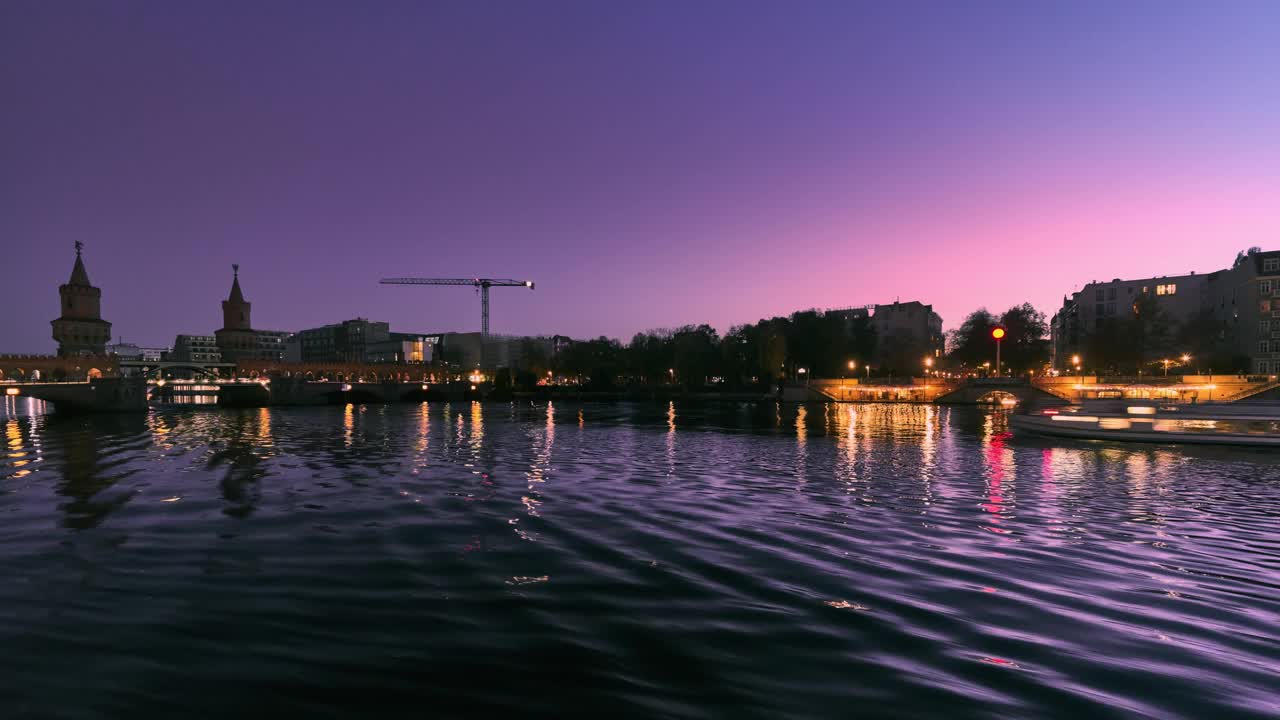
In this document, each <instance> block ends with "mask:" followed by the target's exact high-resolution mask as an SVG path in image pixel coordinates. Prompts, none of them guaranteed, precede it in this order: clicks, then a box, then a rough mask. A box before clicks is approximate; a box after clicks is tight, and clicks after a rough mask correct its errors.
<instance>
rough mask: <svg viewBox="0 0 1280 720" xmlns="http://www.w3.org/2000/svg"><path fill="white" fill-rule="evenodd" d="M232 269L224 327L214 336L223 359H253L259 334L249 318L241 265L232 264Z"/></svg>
mask: <svg viewBox="0 0 1280 720" xmlns="http://www.w3.org/2000/svg"><path fill="white" fill-rule="evenodd" d="M231 270H232V273H233V277H232V279H231V295H230V296H229V297H228V298H227V299H226V300H223V301H222V329H221V330H218V331H216V332H214V337H216V338H217V342H218V349H219V350H220V351H222V359H223V361H225V362H237V361H239V360H252V359H253V357H254V354H255V352H256V350H257V347H258V334H257V333H255V332H254V331H253V326H252V324H251V323H250V320H249V307H250V303H249V301H248V300H245V299H244V293H243V292H241V291H240V266H239V265H232V266H231Z"/></svg>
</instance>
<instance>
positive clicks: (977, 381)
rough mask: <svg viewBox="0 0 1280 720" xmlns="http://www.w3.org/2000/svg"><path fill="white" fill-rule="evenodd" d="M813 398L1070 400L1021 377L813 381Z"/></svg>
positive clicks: (993, 402)
mask: <svg viewBox="0 0 1280 720" xmlns="http://www.w3.org/2000/svg"><path fill="white" fill-rule="evenodd" d="M807 389H808V391H809V392H810V393H816V394H817V395H818V396H819V397H817V398H813V399H822V400H834V401H836V402H899V403H938V404H944V405H946V404H951V405H966V404H967V405H1000V404H1011V403H1027V402H1037V403H1041V404H1056V405H1063V404H1066V403H1068V402H1070V398H1069V397H1067V396H1066V395H1065V394H1063V393H1059V392H1054V389H1053V388H1044V387H1041V386H1039V385H1036V384H1033V383H1031V382H1029V381H1027V380H1026V379H1022V378H970V379H965V380H956V379H947V378H932V377H930V378H900V379H896V380H895V379H888V380H880V379H872V380H870V381H858V380H853V381H851V380H814V381H812V382H811V383H810V384H809V385H808V388H807Z"/></svg>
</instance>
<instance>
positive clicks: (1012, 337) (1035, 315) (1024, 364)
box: [1000, 303, 1049, 374]
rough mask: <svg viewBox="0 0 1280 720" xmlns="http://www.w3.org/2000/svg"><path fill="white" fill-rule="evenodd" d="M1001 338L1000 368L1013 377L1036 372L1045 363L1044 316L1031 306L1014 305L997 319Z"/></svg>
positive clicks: (1046, 329) (1046, 346)
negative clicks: (1001, 365)
mask: <svg viewBox="0 0 1280 720" xmlns="http://www.w3.org/2000/svg"><path fill="white" fill-rule="evenodd" d="M1000 326H1001V327H1003V328H1004V331H1005V336H1004V339H1003V340H1002V341H1001V348H1000V358H1001V363H1002V364H1003V365H1004V367H1006V368H1008V369H1009V370H1010V371H1012V372H1014V373H1015V374H1019V373H1022V372H1026V371H1027V370H1036V369H1039V368H1042V367H1044V365H1045V364H1046V363H1048V362H1049V340H1048V337H1047V336H1048V334H1049V324H1048V323H1047V322H1045V316H1044V313H1042V312H1040V311H1039V310H1036V309H1035V308H1034V307H1032V305H1031V303H1022V304H1021V305H1014V306H1013V307H1011V308H1009V309H1008V310H1005V311H1004V314H1003V315H1001V316H1000Z"/></svg>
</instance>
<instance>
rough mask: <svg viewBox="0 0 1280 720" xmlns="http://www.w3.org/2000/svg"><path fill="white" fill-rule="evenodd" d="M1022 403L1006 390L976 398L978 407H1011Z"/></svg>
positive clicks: (1020, 399) (991, 392)
mask: <svg viewBox="0 0 1280 720" xmlns="http://www.w3.org/2000/svg"><path fill="white" fill-rule="evenodd" d="M1021 401H1022V398H1020V397H1018V395H1016V394H1014V393H1011V392H1008V391H1006V390H992V391H990V392H988V393H985V394H983V395H981V396H979V397H978V401H977V402H978V404H979V405H1002V406H1005V407H1011V406H1013V405H1017V404H1018V403H1019V402H1021Z"/></svg>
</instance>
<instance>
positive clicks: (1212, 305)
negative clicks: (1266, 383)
mask: <svg viewBox="0 0 1280 720" xmlns="http://www.w3.org/2000/svg"><path fill="white" fill-rule="evenodd" d="M1207 296H1208V298H1207V308H1206V309H1205V312H1206V315H1207V316H1208V317H1209V318H1211V323H1212V324H1211V325H1210V324H1209V323H1206V324H1205V328H1206V330H1208V331H1209V332H1213V333H1215V334H1216V338H1215V340H1216V341H1217V342H1218V344H1219V346H1220V347H1222V348H1225V351H1226V352H1229V353H1231V355H1232V356H1233V357H1234V358H1237V359H1236V361H1235V363H1234V364H1237V365H1247V369H1248V371H1249V372H1253V373H1257V374H1259V375H1275V374H1280V251H1275V250H1273V251H1269V252H1263V251H1261V250H1258V249H1256V248H1255V249H1254V250H1251V251H1250V252H1248V253H1242V254H1241V255H1240V256H1239V257H1237V259H1236V262H1235V263H1234V264H1233V265H1232V267H1231V268H1230V269H1228V270H1221V271H1218V272H1215V273H1211V274H1210V276H1209V280H1208V292H1207ZM1220 354H1221V353H1220ZM1236 369H1245V368H1236Z"/></svg>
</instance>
